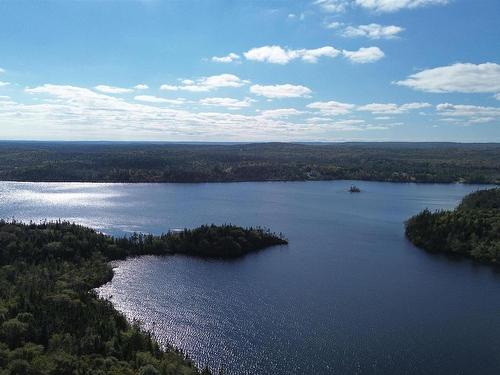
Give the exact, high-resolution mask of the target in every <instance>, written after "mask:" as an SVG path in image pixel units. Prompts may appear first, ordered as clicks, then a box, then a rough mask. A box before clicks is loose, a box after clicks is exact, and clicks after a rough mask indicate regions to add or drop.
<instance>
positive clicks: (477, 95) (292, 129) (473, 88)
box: [0, 0, 500, 142]
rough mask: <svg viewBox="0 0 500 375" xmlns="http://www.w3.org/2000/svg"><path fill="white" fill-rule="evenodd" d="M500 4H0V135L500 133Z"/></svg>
mask: <svg viewBox="0 0 500 375" xmlns="http://www.w3.org/2000/svg"><path fill="white" fill-rule="evenodd" d="M499 17H500V1H498V0H296V1H285V0H282V1H272V0H269V1H264V0H261V1H258V0H254V1H236V0H232V1H230V0H219V1H218V0H205V1H202V0H199V1H189V0H185V1H161V0H128V1H127V0H115V1H113V0H86V1H85V0H80V1H72V0H61V1H44V0H33V1H24V0H0V139H4V140H75V141H76V140H78V141H82V140H89V141H90V140H92V141H97V140H110V141H113V140H116V141H118V140H119V141H200V142H214V141H216V142H219V141H239V142H254V141H304V142H313V141H314V142H316V141H318V142H338V141H454V142H500V27H499V24H498V19H499Z"/></svg>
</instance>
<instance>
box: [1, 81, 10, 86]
mask: <svg viewBox="0 0 500 375" xmlns="http://www.w3.org/2000/svg"><path fill="white" fill-rule="evenodd" d="M8 85H10V82H4V81H0V87H3V86H8Z"/></svg>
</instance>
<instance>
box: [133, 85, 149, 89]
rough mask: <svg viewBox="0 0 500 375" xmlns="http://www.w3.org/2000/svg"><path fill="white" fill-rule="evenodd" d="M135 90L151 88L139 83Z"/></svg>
mask: <svg viewBox="0 0 500 375" xmlns="http://www.w3.org/2000/svg"><path fill="white" fill-rule="evenodd" d="M134 89H136V90H147V89H149V86H148V85H146V84H144V83H139V84H138V85H135V86H134Z"/></svg>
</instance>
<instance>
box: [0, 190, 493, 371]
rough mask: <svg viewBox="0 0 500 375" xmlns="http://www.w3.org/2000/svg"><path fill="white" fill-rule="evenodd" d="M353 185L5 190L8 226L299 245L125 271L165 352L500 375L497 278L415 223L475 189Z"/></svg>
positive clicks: (118, 288)
mask: <svg viewBox="0 0 500 375" xmlns="http://www.w3.org/2000/svg"><path fill="white" fill-rule="evenodd" d="M350 184H351V182H349V181H339V182H309V183H308V182H298V183H280V182H276V183H233V184H193V185H189V184H188V185H183V184H157V185H143V184H138V185H127V184H33V183H0V216H1V217H12V216H15V217H16V218H18V219H22V220H29V219H37V220H39V219H45V218H47V219H57V218H65V219H69V220H74V221H77V222H80V223H83V224H86V225H90V226H93V227H95V228H98V229H100V230H102V231H104V232H107V233H112V234H123V233H127V232H130V231H147V232H154V233H159V232H162V231H166V230H168V229H170V228H182V227H194V226H197V225H200V224H204V223H212V222H215V223H225V222H232V223H235V224H239V225H265V226H268V227H270V228H271V229H272V230H274V231H282V232H283V233H285V234H286V236H287V237H288V238H289V241H290V244H289V245H288V246H283V247H275V248H272V249H269V250H266V251H262V252H260V253H257V254H252V255H249V256H246V257H245V258H243V259H240V260H236V261H214V260H201V259H196V258H188V257H182V256H171V257H163V258H161V257H143V258H135V259H130V260H127V261H123V262H118V263H117V264H116V266H117V268H116V269H115V272H116V273H115V277H114V279H113V281H112V282H111V283H109V284H107V285H105V286H103V287H102V288H101V289H100V293H101V295H102V296H108V297H109V296H112V297H111V300H112V301H113V302H114V304H115V305H116V307H117V308H118V309H119V310H121V311H123V312H124V313H125V314H126V315H127V316H128V317H129V318H131V319H132V318H136V319H140V320H141V321H142V322H143V323H144V325H145V327H146V328H148V329H151V330H153V331H154V333H155V335H156V337H157V338H158V340H160V341H161V342H164V343H166V342H170V343H173V344H174V345H176V346H178V347H180V348H182V349H184V350H185V351H186V352H187V353H188V354H189V355H190V356H191V357H192V358H194V359H195V361H196V362H197V363H199V364H200V365H205V364H208V365H210V366H212V367H214V368H218V367H219V366H221V365H224V366H225V369H226V371H227V372H229V373H240V374H275V375H284V374H500V298H499V297H500V274H499V273H498V272H495V270H494V269H492V268H491V267H488V266H478V265H475V264H473V263H472V262H470V261H468V260H461V261H460V260H453V259H449V258H446V257H444V256H436V255H430V254H427V253H426V252H424V251H421V250H419V249H416V248H415V247H414V246H412V245H411V244H410V243H409V242H408V241H407V240H406V239H405V237H404V233H403V222H404V220H405V219H406V218H408V217H409V216H410V215H412V214H415V213H417V212H418V211H420V210H421V209H423V208H425V207H429V208H431V209H437V208H452V207H454V206H455V205H456V204H457V203H458V202H459V200H460V199H461V198H462V197H463V196H464V195H465V194H467V193H468V192H470V191H473V190H476V189H477V188H478V187H477V186H464V185H414V184H390V183H375V182H356V184H357V185H358V186H359V187H361V189H362V190H363V192H362V193H360V194H349V193H347V192H346V189H347V188H348V187H349V186H350Z"/></svg>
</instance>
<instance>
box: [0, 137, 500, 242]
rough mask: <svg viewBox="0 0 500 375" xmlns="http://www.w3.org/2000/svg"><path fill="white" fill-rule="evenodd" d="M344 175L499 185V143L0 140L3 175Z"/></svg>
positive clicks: (221, 178)
mask: <svg viewBox="0 0 500 375" xmlns="http://www.w3.org/2000/svg"><path fill="white" fill-rule="evenodd" d="M338 179H356V180H374V181H397V182H467V183H498V182H499V181H500V145H498V144H455V143H338V144H314V145H313V144H291V143H265V144H245V145H229V144H226V145H199V144H198V145H187V144H140V143H129V144H127V143H125V144H123V143H122V144H120V143H114V144H113V143H111V144H106V143H78V142H77V143H72V142H67V143H49V142H36V143H33V142H3V143H0V180H15V181H103V182H216V181H217V182H225V181H277V180H278V181H300V180H338ZM54 246H56V245H54Z"/></svg>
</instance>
